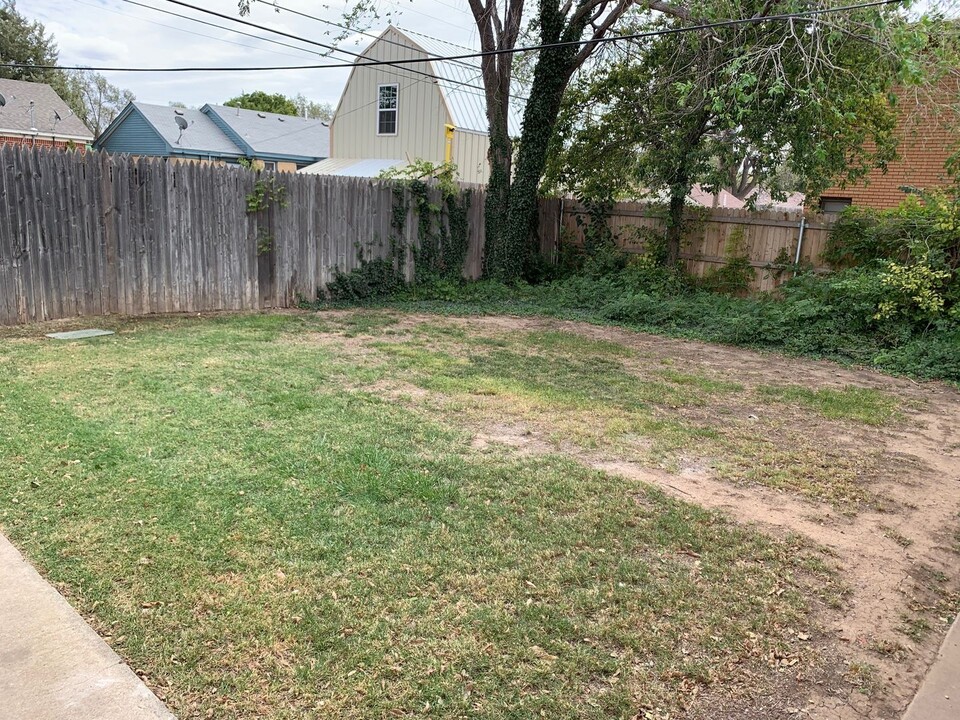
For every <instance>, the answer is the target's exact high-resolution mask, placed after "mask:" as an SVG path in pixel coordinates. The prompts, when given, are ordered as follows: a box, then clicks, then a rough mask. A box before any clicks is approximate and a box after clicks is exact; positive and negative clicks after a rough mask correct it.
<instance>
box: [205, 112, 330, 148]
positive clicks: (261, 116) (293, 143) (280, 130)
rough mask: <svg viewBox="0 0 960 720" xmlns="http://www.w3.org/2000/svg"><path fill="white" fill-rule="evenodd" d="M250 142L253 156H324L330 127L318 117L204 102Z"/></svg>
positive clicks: (245, 140) (328, 142)
mask: <svg viewBox="0 0 960 720" xmlns="http://www.w3.org/2000/svg"><path fill="white" fill-rule="evenodd" d="M203 109H204V110H207V111H209V112H212V113H216V115H217V116H218V117H219V118H220V119H221V120H222V121H223V122H224V123H225V124H227V125H229V126H230V128H231V129H232V130H233V131H234V132H235V133H236V134H237V135H239V136H240V138H241V139H242V140H243V141H244V142H245V143H246V144H247V145H249V146H250V147H251V148H252V150H253V153H254V155H261V154H269V155H282V156H285V157H308V158H325V157H328V156H329V155H330V128H329V127H328V126H327V125H326V124H325V123H324V122H322V121H320V120H308V119H306V118H302V117H294V116H291V115H278V114H277V113H268V112H258V111H256V110H243V109H240V108H233V107H226V106H224V105H205V106H204V108H203Z"/></svg>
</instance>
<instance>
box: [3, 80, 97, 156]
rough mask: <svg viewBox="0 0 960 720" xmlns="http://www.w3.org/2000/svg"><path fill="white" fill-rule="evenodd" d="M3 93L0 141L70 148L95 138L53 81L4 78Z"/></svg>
mask: <svg viewBox="0 0 960 720" xmlns="http://www.w3.org/2000/svg"><path fill="white" fill-rule="evenodd" d="M0 95H2V96H3V103H2V105H0V144H3V143H15V144H17V145H35V146H38V147H39V146H41V145H43V146H46V147H58V148H66V147H71V146H75V145H79V146H80V147H86V146H87V145H88V144H89V143H91V142H93V133H92V132H90V130H89V129H87V126H86V125H84V124H83V121H82V120H80V118H78V117H77V116H76V115H74V114H73V110H71V109H70V108H69V107H68V106H67V104H66V103H65V102H64V101H63V98H61V97H60V96H59V95H57V93H56V91H55V90H54V89H53V88H52V87H50V86H49V85H47V84H45V83H35V82H25V81H23V80H7V79H4V78H0Z"/></svg>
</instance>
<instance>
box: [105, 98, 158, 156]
mask: <svg viewBox="0 0 960 720" xmlns="http://www.w3.org/2000/svg"><path fill="white" fill-rule="evenodd" d="M114 123H115V127H113V129H112V131H111V132H110V133H109V134H107V133H104V135H102V136H100V137H99V138H97V140H96V142H94V143H93V147H94V148H95V149H97V150H106V151H107V152H112V153H127V154H129V155H156V156H159V157H164V156H167V155H170V154H171V148H170V146H169V145H167V143H166V141H165V140H164V139H163V138H162V137H160V134H159V133H158V132H157V131H156V130H154V128H153V126H152V125H151V124H150V123H148V122H147V121H146V119H145V118H144V117H143V115H141V114H140V113H139V112H137V110H136V108H133V107H131V108H130V113H129V114H128V115H127V117H126V118H117V119H116V120H115V121H114Z"/></svg>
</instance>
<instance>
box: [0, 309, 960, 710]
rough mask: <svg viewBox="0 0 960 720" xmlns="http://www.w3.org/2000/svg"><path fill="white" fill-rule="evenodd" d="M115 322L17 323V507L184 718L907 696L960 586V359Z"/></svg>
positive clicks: (524, 336) (318, 317)
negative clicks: (879, 370)
mask: <svg viewBox="0 0 960 720" xmlns="http://www.w3.org/2000/svg"><path fill="white" fill-rule="evenodd" d="M100 322H101V324H102V323H107V326H109V327H111V328H112V329H115V330H117V334H116V335H113V336H108V337H103V338H97V339H94V340H86V341H81V342H54V341H51V340H48V339H46V338H43V337H42V334H43V332H46V331H48V328H42V329H41V328H36V327H35V328H26V329H23V328H21V329H18V330H7V331H4V332H3V334H2V335H0V478H2V479H0V530H2V531H3V532H4V533H5V534H6V535H8V536H9V537H10V539H11V540H12V541H13V542H14V543H15V544H16V545H17V546H18V547H19V548H20V549H21V550H22V551H23V552H24V554H25V555H26V556H27V557H28V559H30V560H31V561H32V562H33V563H35V564H36V566H37V567H38V569H40V571H41V572H42V573H43V574H44V575H45V576H46V577H47V578H49V579H50V580H51V581H52V582H54V583H55V584H56V585H57V586H58V587H59V588H60V589H61V590H62V591H63V592H64V594H65V595H67V597H68V598H69V599H70V600H71V602H72V603H73V605H74V606H75V607H76V608H77V609H78V610H79V611H80V612H81V613H82V614H83V615H84V616H85V617H86V618H88V619H89V620H90V621H91V623H92V624H93V625H94V627H95V628H96V629H97V630H98V631H99V632H100V633H101V635H103V636H104V637H106V638H107V640H108V642H109V643H110V644H111V645H112V646H113V647H114V648H115V649H116V650H117V652H118V653H119V654H120V655H121V656H122V657H123V658H124V659H125V660H126V661H127V662H129V663H130V665H131V666H132V667H133V668H134V669H135V670H136V671H137V672H138V673H139V674H140V675H141V676H142V677H143V678H144V680H145V681H146V682H147V684H148V685H149V686H150V687H151V688H152V689H153V690H154V691H155V692H156V693H157V694H158V695H159V696H160V697H161V698H162V699H163V700H164V701H165V702H166V703H167V704H168V706H169V707H170V709H171V710H172V711H173V712H174V713H175V714H177V715H178V716H179V717H181V718H188V717H194V716H197V717H216V718H234V717H238V718H251V719H252V718H304V717H337V718H341V717H342V718H385V717H476V718H526V717H548V718H567V717H578V718H609V717H618V718H651V719H658V718H676V717H691V718H698V717H702V718H722V717H730V718H735V717H750V718H755V719H763V718H780V717H784V716H785V714H788V713H794V714H795V713H799V712H800V709H801V708H805V710H804V712H807V713H808V715H805V716H814V717H816V716H817V713H819V714H820V715H819V716H820V717H824V718H826V717H840V715H839V714H831V713H832V712H833V711H832V708H834V707H836V706H835V705H831V702H833V700H832V699H836V700H837V703H838V704H839V705H843V706H844V707H852V708H855V709H857V710H858V711H859V710H860V709H862V708H864V707H867V708H870V709H871V710H872V711H874V712H875V717H879V718H884V717H888V716H889V717H895V716H896V715H895V712H896V711H897V710H896V709H897V708H899V707H900V705H902V703H903V698H904V697H907V698H908V697H909V694H910V693H911V692H912V690H913V689H914V688H915V682H916V679H917V673H918V672H920V671H921V670H922V668H923V667H925V663H926V662H928V661H929V658H930V656H931V653H932V650H931V648H932V649H935V647H936V644H937V642H938V641H939V638H940V637H941V636H942V632H943V630H944V628H945V627H946V622H947V621H949V620H952V617H953V615H954V614H955V613H956V609H957V595H956V578H955V577H954V576H953V575H952V574H951V573H950V572H947V570H948V569H949V568H950V567H951V563H952V564H953V565H956V561H957V555H956V552H957V550H958V549H960V540H958V538H960V536H958V535H956V530H957V522H956V521H957V511H958V510H960V494H958V493H960V490H957V488H955V487H953V486H954V485H957V483H955V482H954V483H952V484H950V483H948V482H947V480H946V479H945V478H941V475H943V473H942V472H941V471H940V470H938V466H937V463H938V462H939V460H938V458H942V460H943V463H944V465H943V467H950V466H951V463H955V462H956V457H957V453H958V452H960V443H958V442H957V438H956V436H955V435H951V436H949V437H947V436H946V435H944V438H940V437H939V436H937V435H936V433H937V432H940V430H941V429H942V428H941V424H938V423H942V427H943V428H947V427H949V428H955V427H957V422H956V420H957V417H956V415H955V414H954V415H951V414H950V413H951V412H954V411H952V410H951V408H956V407H957V406H958V403H957V394H956V391H955V390H953V389H951V388H947V387H946V386H939V385H936V386H933V385H931V386H926V387H919V386H915V385H913V384H912V383H910V382H909V381H906V380H894V379H890V378H884V377H883V376H880V375H876V374H874V373H868V372H864V371H860V372H857V371H850V370H842V369H841V368H839V367H838V366H833V365H830V364H827V363H815V362H812V361H801V360H787V359H783V358H776V357H773V356H763V355H758V354H756V353H751V352H749V351H743V350H734V349H728V348H720V349H711V346H706V345H702V344H697V343H686V342H683V341H679V340H667V339H662V338H653V339H652V338H650V336H643V335H639V334H634V333H629V332H626V331H619V330H608V329H601V328H596V327H593V326H587V325H580V324H575V323H564V322H559V321H547V320H537V319H526V320H518V319H513V318H472V319H469V318H465V319H458V318H440V317H431V316H417V315H411V314H405V313H399V312H389V311H356V312H326V313H307V312H302V313H300V312H296V313H286V314H266V315H242V316H221V317H210V318H173V319H171V318H166V319H151V320H129V321H125V320H104V321H100ZM943 432H945V433H946V432H948V431H947V430H943ZM950 432H952V431H950ZM911 433H913V434H911ZM924 433H927V434H924ZM924 442H928V444H929V448H927V449H924V448H926V445H924V444H923V443H924ZM951 442H952V443H953V445H951V444H950V443H951ZM913 446H916V447H917V448H920V450H917V451H916V452H917V453H920V454H918V455H915V456H914V455H910V454H909V453H910V452H912V451H908V449H907V448H910V447H913ZM937 448H939V449H937ZM921 451H922V452H921ZM923 453H926V454H923ZM938 478H940V479H938ZM938 483H942V485H941V484H938ZM931 508H933V509H931ZM937 513H939V515H938V514H937ZM841 536H842V537H841ZM854 541H856V542H854ZM871 553H872V554H871ZM874 561H875V564H877V565H883V566H884V567H887V568H890V567H893V568H895V569H896V568H899V569H900V570H902V572H899V571H898V572H899V575H898V576H897V577H896V578H887V577H886V575H884V574H883V573H879V571H877V572H876V573H874V574H871V572H870V568H871V567H873V566H872V565H870V562H874ZM901 566H902V567H901ZM893 574H897V573H893ZM904 575H908V576H909V577H910V578H912V581H911V584H909V588H908V590H909V592H908V593H907V592H904V593H903V595H904V596H903V597H902V598H901V597H899V596H898V595H897V593H898V592H900V590H898V589H897V588H902V587H904V585H903V582H902V581H901V579H900V578H902V577H903V576H904ZM870 583H873V585H870ZM884 583H887V584H884ZM898 583H899V584H898ZM881 591H883V592H887V591H889V592H888V593H887V595H886V596H885V597H886V598H887V600H886V603H887V605H889V607H885V608H883V609H877V611H876V613H875V614H870V613H868V612H867V611H866V609H865V608H869V607H870V605H869V603H868V602H867V603H866V604H864V602H865V601H863V600H861V598H866V597H873V595H874V594H875V593H876V592H881ZM858 593H860V594H861V595H858ZM907 595H909V597H907ZM911 599H912V600H913V601H914V602H913V603H912V604H911ZM881 610H882V611H881ZM858 613H859V614H858ZM844 634H846V637H845V636H844ZM888 712H889V713H890V714H889V715H887V714H885V713H888Z"/></svg>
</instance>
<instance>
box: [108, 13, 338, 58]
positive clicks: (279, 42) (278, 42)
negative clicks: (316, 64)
mask: <svg viewBox="0 0 960 720" xmlns="http://www.w3.org/2000/svg"><path fill="white" fill-rule="evenodd" d="M121 2H125V3H127V4H128V5H136V6H137V7H142V8H146V9H147V10H153V11H154V12H158V13H163V14H164V15H171V16H173V17H175V18H180V19H181V20H189V21H190V22H195V23H199V24H201V25H206V26H208V27H212V28H216V29H217V30H225V31H227V32H231V33H236V34H237V35H244V36H246V37H250V38H254V39H255V40H261V41H263V42H268V43H271V44H273V45H280V46H282V47H286V48H291V49H293V50H299V51H300V52H305V53H308V54H310V55H320V56H322V55H323V53H318V52H317V51H316V50H310V49H309V48H304V47H300V46H299V45H291V44H290V43H285V42H283V41H282V40H274V39H273V38H265V37H261V36H260V35H254V34H253V33H248V32H244V31H243V30H236V29H234V28H228V27H224V26H223V25H217V24H216V23H212V22H208V21H207V20H201V19H200V18H195V17H190V16H189V15H182V14H181V13H176V12H172V11H170V10H164V9H163V8H158V7H153V6H152V5H145V4H144V3H141V2H136V0H121ZM104 9H106V8H104ZM148 22H149V21H148ZM178 29H180V28H178ZM183 32H190V31H189V30H184V31H183ZM225 42H230V41H229V40H226V41H225Z"/></svg>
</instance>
